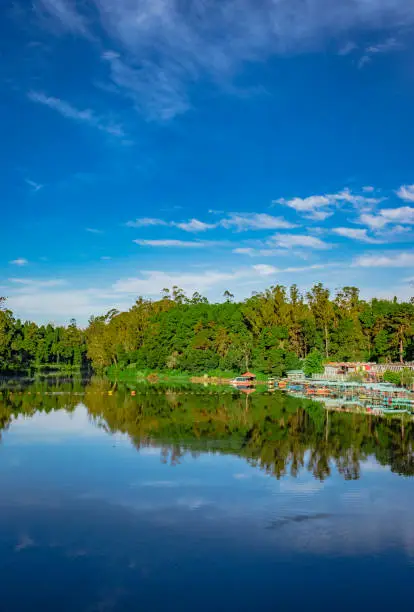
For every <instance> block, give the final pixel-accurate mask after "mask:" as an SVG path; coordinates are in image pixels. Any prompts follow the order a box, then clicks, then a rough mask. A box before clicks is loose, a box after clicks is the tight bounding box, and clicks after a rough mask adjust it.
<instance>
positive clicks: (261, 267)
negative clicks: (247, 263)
mask: <svg viewBox="0 0 414 612" xmlns="http://www.w3.org/2000/svg"><path fill="white" fill-rule="evenodd" d="M253 269H254V270H256V272H257V273H258V274H259V275H260V276H271V275H272V274H276V272H278V271H279V270H278V268H275V267H274V266H268V265H267V264H258V265H257V266H253Z"/></svg>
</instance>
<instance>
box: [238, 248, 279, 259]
mask: <svg viewBox="0 0 414 612" xmlns="http://www.w3.org/2000/svg"><path fill="white" fill-rule="evenodd" d="M232 252H233V253H235V254H236V255H248V256H249V257H274V256H276V255H285V256H286V255H287V251H286V250H285V249H254V248H252V247H238V248H236V249H233V251H232Z"/></svg>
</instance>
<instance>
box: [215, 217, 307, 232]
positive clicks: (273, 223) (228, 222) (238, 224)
mask: <svg viewBox="0 0 414 612" xmlns="http://www.w3.org/2000/svg"><path fill="white" fill-rule="evenodd" d="M220 225H221V226H222V227H225V228H228V229H232V228H234V229H236V230H237V231H243V230H262V229H268V230H272V229H293V228H294V227H298V226H297V225H295V224H294V223H290V222H289V221H286V219H284V218H283V217H273V216H272V215H267V214H264V213H232V214H231V215H230V216H229V218H227V219H222V220H221V221H220Z"/></svg>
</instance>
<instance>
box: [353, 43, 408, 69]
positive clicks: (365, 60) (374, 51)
mask: <svg viewBox="0 0 414 612" xmlns="http://www.w3.org/2000/svg"><path fill="white" fill-rule="evenodd" d="M403 48H404V46H403V44H402V43H401V41H399V40H397V39H396V38H394V37H393V36H390V37H389V38H387V39H386V40H384V41H382V42H379V43H377V44H375V45H369V46H368V47H367V48H366V49H365V51H364V55H363V56H362V57H361V58H360V60H359V62H358V67H359V68H363V67H364V66H365V65H366V64H369V63H370V62H371V61H372V57H373V56H374V55H378V54H381V53H390V52H392V51H399V50H400V49H403Z"/></svg>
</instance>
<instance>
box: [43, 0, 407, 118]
mask: <svg viewBox="0 0 414 612" xmlns="http://www.w3.org/2000/svg"><path fill="white" fill-rule="evenodd" d="M35 3H36V5H37V6H40V7H41V9H42V11H43V13H47V14H49V15H50V16H51V17H52V18H53V19H54V20H55V22H56V23H57V24H58V25H59V27H60V28H61V29H64V28H66V30H67V31H68V32H70V33H72V34H73V33H75V34H78V35H83V36H89V37H90V36H91V28H90V27H88V23H87V19H86V17H85V13H84V12H83V11H81V10H80V9H81V8H83V7H84V6H85V4H83V3H82V4H80V3H79V4H77V5H75V3H74V2H70V1H69V0H35ZM75 6H77V7H78V10H77V11H76V9H75ZM86 6H87V8H88V13H89V11H90V9H92V11H96V12H97V13H98V14H99V17H100V20H99V23H100V27H102V28H103V30H104V36H103V37H102V38H104V39H105V43H106V44H107V45H108V46H109V47H112V48H114V49H116V50H117V51H108V52H106V53H104V54H103V60H104V62H106V64H107V66H108V77H109V79H110V82H111V84H112V85H113V87H114V88H116V90H118V91H119V92H120V93H122V94H124V95H125V96H127V97H128V98H130V99H131V100H132V101H133V103H134V105H135V107H136V108H137V109H138V110H139V111H140V112H142V113H143V114H144V115H145V116H146V117H148V118H149V119H160V120H168V119H171V118H173V117H175V116H177V115H179V114H182V113H184V112H186V111H187V110H189V109H190V108H191V106H192V105H191V100H190V96H189V92H190V89H191V86H192V85H193V84H194V82H196V81H200V80H202V79H203V80H204V81H208V82H210V83H214V84H216V85H217V86H223V85H225V86H226V87H227V88H229V89H231V87H229V86H230V85H232V84H233V83H234V79H235V76H236V75H237V74H238V73H239V72H240V70H241V68H242V66H243V65H244V64H245V63H247V62H252V61H261V60H265V59H267V58H268V57H270V56H272V55H285V54H287V53H289V54H292V53H295V54H300V53H304V52H307V51H310V50H315V49H320V48H321V47H323V46H324V44H325V43H326V44H328V42H330V41H331V40H332V39H334V38H335V37H338V38H342V36H343V32H348V33H349V34H350V35H352V32H353V31H355V32H358V31H359V30H360V29H361V28H363V29H364V30H367V31H374V32H377V31H378V32H379V31H381V30H382V29H383V26H384V23H387V26H388V27H389V28H392V27H393V26H399V25H400V24H401V23H404V24H405V25H410V24H412V23H413V22H414V8H413V6H412V3H410V2H407V0H353V1H351V0H345V1H343V2H330V1H328V0H300V2H299V3H298V4H297V7H296V8H295V10H292V3H291V2H289V1H287V0H281V1H278V2H275V1H271V0H265V1H264V2H258V1H257V0H238V1H237V2H235V1H234V0H221V1H220V2H205V0H193V1H192V2H191V3H190V4H189V3H187V2H178V1H173V0H170V1H166V0H157V1H155V0H140V1H139V2H131V0H91V1H90V2H89V3H86ZM94 34H95V36H96V35H97V34H96V32H94ZM390 40H391V39H390ZM390 40H389V41H388V42H387V43H386V44H388V45H389V46H390V45H391V42H390ZM384 44H385V43H383V45H384ZM377 48H378V49H380V45H377ZM121 49H122V53H121V52H120V50H121ZM375 52H376V53H378V52H381V51H379V50H377V51H374V50H371V51H370V52H369V53H371V54H372V53H375ZM367 53H368V51H367ZM236 89H237V88H236Z"/></svg>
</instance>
